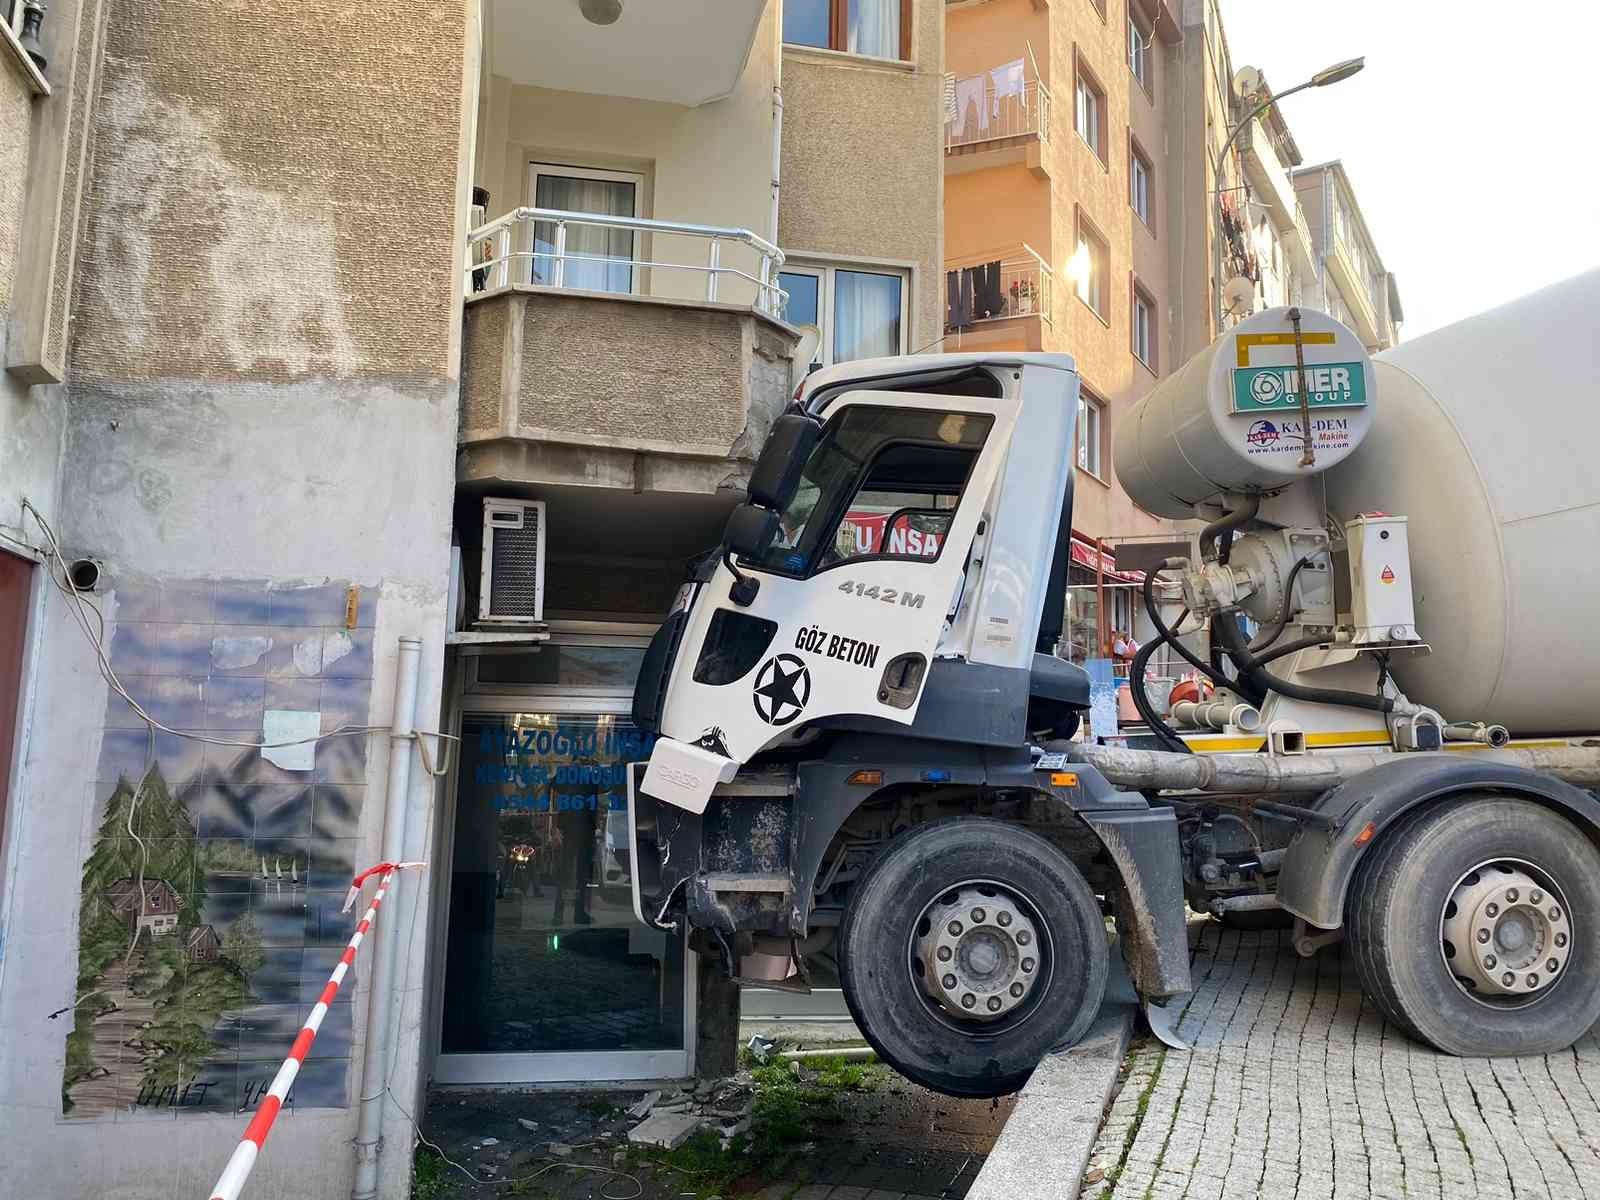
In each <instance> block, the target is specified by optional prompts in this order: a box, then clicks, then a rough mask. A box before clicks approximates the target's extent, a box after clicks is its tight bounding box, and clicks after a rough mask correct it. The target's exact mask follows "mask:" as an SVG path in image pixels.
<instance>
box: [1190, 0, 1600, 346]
mask: <svg viewBox="0 0 1600 1200" xmlns="http://www.w3.org/2000/svg"><path fill="white" fill-rule="evenodd" d="M1219 2H1220V5H1221V10H1222V22H1223V27H1224V29H1225V31H1226V34H1227V39H1228V50H1229V53H1230V55H1231V56H1232V59H1233V66H1234V70H1235V71H1237V70H1238V69H1239V68H1240V67H1243V66H1247V65H1248V66H1253V67H1258V68H1260V69H1261V70H1262V71H1263V72H1264V73H1265V74H1266V77H1267V83H1268V85H1269V86H1271V87H1272V88H1273V90H1275V91H1283V90H1285V89H1287V88H1289V87H1292V86H1294V85H1295V84H1297V83H1301V82H1303V81H1305V80H1306V79H1308V78H1310V77H1311V75H1313V74H1314V73H1316V72H1317V71H1319V70H1320V69H1322V68H1323V67H1326V66H1329V65H1331V64H1332V63H1335V62H1338V61H1340V60H1341V59H1346V58H1354V57H1356V56H1357V55H1365V56H1366V60H1367V65H1366V69H1365V70H1364V71H1362V72H1361V73H1360V74H1359V75H1355V76H1353V77H1352V78H1350V79H1347V80H1345V81H1343V82H1342V83H1338V84H1333V85H1330V86H1329V87H1326V88H1308V89H1307V90H1306V91H1304V92H1299V93H1297V94H1296V95H1294V96H1291V97H1289V99H1287V100H1285V101H1284V102H1283V108H1282V112H1283V116H1284V119H1285V120H1286V121H1287V122H1288V125H1289V131H1290V132H1291V133H1292V134H1293V135H1294V139H1295V142H1296V144H1297V145H1298V146H1299V147H1300V153H1301V154H1302V155H1303V157H1304V161H1305V164H1306V165H1310V164H1313V163H1319V162H1325V161H1327V160H1329V159H1334V158H1338V159H1342V160H1343V161H1344V165H1345V170H1346V171H1347V172H1348V173H1349V176H1350V181H1351V184H1352V185H1353V186H1354V188H1355V193H1356V202H1357V203H1358V204H1359V205H1360V206H1361V211H1362V214H1363V215H1364V216H1365V218H1366V222H1367V228H1368V229H1369V230H1371V232H1372V236H1373V240H1374V241H1375V242H1376V243H1377V247H1378V255H1379V257H1381V258H1382V259H1383V263H1384V266H1386V267H1387V268H1388V269H1389V270H1391V271H1393V272H1394V273H1395V275H1396V276H1397V278H1398V282H1399V287H1400V302H1401V306H1402V307H1403V308H1404V310H1405V316H1406V320H1405V324H1404V325H1403V326H1402V328H1401V336H1402V340H1404V339H1407V338H1413V337H1417V336H1420V335H1421V334H1424V333H1427V332H1429V331H1430V330H1433V329H1437V328H1439V327H1440V326H1442V325H1448V324H1450V323H1451V322H1452V321H1457V320H1460V319H1461V318H1462V317H1466V316H1470V315H1472V314H1473V313H1476V312H1482V311H1483V310H1484V309H1488V308H1493V307H1495V306H1496V305H1498V304H1501V303H1504V302H1505V301H1507V300H1510V299H1513V298H1515V297H1517V296H1520V295H1523V294H1525V293H1527V292H1531V291H1534V290H1535V289H1537V288H1540V287H1543V286H1545V285H1546V284H1550V283H1554V282H1555V281H1557V280H1559V279H1566V278H1569V277H1570V276H1573V275H1576V274H1578V273H1579V272H1581V271H1584V270H1587V269H1590V268H1593V267H1595V266H1600V154H1597V153H1596V152H1595V150H1594V146H1595V144H1596V142H1597V141H1600V138H1597V136H1596V132H1595V129H1594V122H1595V118H1596V115H1597V114H1600V102H1597V99H1596V82H1597V76H1600V67H1597V66H1596V59H1595V55H1594V49H1593V48H1594V46H1595V44H1596V43H1597V42H1600V4H1594V3H1592V0H1555V2H1554V3H1523V4H1501V3H1491V2H1489V0H1457V2H1456V3H1446V2H1445V0H1340V2H1339V3H1337V4H1319V5H1315V6H1312V5H1309V4H1304V3H1301V2H1300V0H1219Z"/></svg>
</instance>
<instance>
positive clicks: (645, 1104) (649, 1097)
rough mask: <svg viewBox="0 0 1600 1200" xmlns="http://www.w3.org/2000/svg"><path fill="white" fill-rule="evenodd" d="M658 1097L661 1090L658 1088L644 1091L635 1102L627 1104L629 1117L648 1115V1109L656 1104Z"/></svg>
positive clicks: (659, 1097)
mask: <svg viewBox="0 0 1600 1200" xmlns="http://www.w3.org/2000/svg"><path fill="white" fill-rule="evenodd" d="M660 1099H661V1092H660V1091H659V1089H658V1090H657V1091H654V1092H646V1093H645V1094H644V1095H643V1096H640V1097H639V1101H638V1103H637V1104H633V1105H631V1106H629V1108H628V1115H629V1116H630V1117H648V1116H649V1115H650V1110H651V1109H652V1108H654V1107H655V1106H656V1104H657V1102H659V1101H660Z"/></svg>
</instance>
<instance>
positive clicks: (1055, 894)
mask: <svg viewBox="0 0 1600 1200" xmlns="http://www.w3.org/2000/svg"><path fill="white" fill-rule="evenodd" d="M839 947H840V949H839V964H840V977H841V979H840V981H841V983H842V984H843V986H844V996H845V1000H846V1002H847V1003H848V1004H849V1005H850V1013H851V1015H852V1016H853V1017H854V1018H855V1021H856V1025H857V1026H858V1027H859V1028H860V1029H861V1032H862V1033H863V1034H865V1035H866V1038H867V1041H869V1042H871V1043H872V1046H873V1048H874V1049H876V1050H877V1052H878V1054H879V1056H880V1057H881V1058H882V1059H883V1060H884V1061H885V1062H887V1063H888V1064H889V1065H890V1066H892V1067H894V1069H895V1070H897V1071H899V1072H900V1073H901V1074H902V1075H904V1076H906V1078H908V1079H911V1080H913V1081H915V1082H916V1083H920V1084H922V1085H923V1086H924V1087H929V1088H932V1089H933V1090H934V1091H937V1092H943V1093H945V1094H946V1095H948V1096H1003V1095H1006V1094H1008V1093H1010V1092H1014V1091H1016V1090H1017V1089H1018V1088H1019V1087H1021V1086H1022V1085H1023V1083H1025V1082H1026V1081H1027V1078H1028V1076H1029V1075H1030V1074H1032V1073H1033V1068H1034V1067H1035V1066H1036V1065H1037V1064H1038V1062H1039V1060H1040V1059H1041V1058H1043V1057H1044V1055H1046V1054H1047V1053H1049V1052H1050V1051H1051V1050H1053V1049H1055V1048H1057V1047H1059V1046H1062V1045H1069V1044H1071V1043H1072V1042H1075V1041H1077V1040H1078V1039H1079V1038H1080V1037H1082V1036H1083V1034H1084V1031H1085V1030H1087V1029H1088V1027H1089V1024H1090V1022H1092V1021H1093V1020H1094V1018H1095V1014H1096V1013H1098V1012H1099V1010H1100V1000H1101V997H1102V996H1103V995H1104V993H1105V986H1106V967H1107V950H1106V928H1105V921H1104V919H1103V918H1102V917H1101V915H1100V905H1099V903H1098V902H1097V901H1096V899H1095V896H1094V893H1093V892H1091V891H1090V890H1089V885H1088V884H1087V883H1086V882H1085V881H1084V878H1083V876H1082V875H1081V874H1079V872H1078V869H1077V868H1076V867H1074V866H1073V865H1072V863H1071V861H1070V860H1069V859H1068V858H1067V857H1066V855H1064V854H1063V853H1061V851H1060V850H1057V849H1056V848H1055V847H1054V846H1052V845H1051V844H1050V843H1049V842H1047V841H1045V840H1044V839H1043V838H1041V837H1039V836H1037V835H1036V834H1033V833H1029V832H1028V831H1027V830H1024V829H1019V828H1017V827H1016V826H1014V825H1007V824H1005V823H1003V822H1000V821H991V820H986V819H980V818H956V819H954V820H949V821H940V822H936V823H934V824H931V825H923V826H919V827H917V828H915V829H911V830H908V831H906V832H905V833H903V834H901V835H900V836H899V837H897V838H896V839H895V840H894V841H892V842H890V843H889V845H888V846H887V847H886V848H885V849H884V850H883V852H882V853H881V854H880V855H879V856H878V858H877V860H876V861H875V862H874V863H873V864H872V865H871V867H869V868H868V870H867V873H866V874H865V875H864V876H863V877H862V879H861V880H860V882H859V883H858V884H857V885H856V887H855V890H854V894H853V895H852V896H851V898H850V904H849V907H848V909H847V910H846V912H845V917H844V924H843V927H842V928H841V930H840V934H839Z"/></svg>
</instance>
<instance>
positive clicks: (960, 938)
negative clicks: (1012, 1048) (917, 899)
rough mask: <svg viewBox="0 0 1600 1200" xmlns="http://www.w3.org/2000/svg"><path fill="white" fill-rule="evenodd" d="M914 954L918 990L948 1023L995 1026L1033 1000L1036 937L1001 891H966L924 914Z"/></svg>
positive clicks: (1023, 913)
mask: <svg viewBox="0 0 1600 1200" xmlns="http://www.w3.org/2000/svg"><path fill="white" fill-rule="evenodd" d="M917 928H918V930H919V931H920V932H919V934H918V936H917V939H916V944H915V945H914V946H913V953H914V955H915V959H916V961H917V963H918V964H919V965H920V967H921V970H920V971H919V972H918V982H919V984H920V985H921V987H922V989H923V991H925V992H926V993H927V994H928V995H929V996H930V997H932V998H933V1000H934V1002H935V1003H936V1004H938V1005H939V1007H940V1008H942V1009H944V1011H945V1012H947V1013H949V1014H950V1015H951V1016H955V1017H960V1018H962V1019H963V1020H968V1021H997V1020H999V1019H1001V1018H1002V1017H1004V1016H1006V1015H1007V1014H1008V1013H1011V1012H1013V1011H1014V1010H1015V1009H1016V1008H1017V1007H1018V1006H1019V1005H1021V1004H1022V1003H1023V1002H1024V1001H1026V1000H1027V998H1028V997H1029V995H1031V994H1032V992H1033V990H1034V986H1035V983H1036V981H1037V980H1038V978H1039V975H1040V974H1041V972H1040V959H1039V931H1038V929H1037V928H1036V927H1035V926H1034V923H1033V920H1032V919H1031V918H1030V917H1029V916H1028V914H1027V911H1026V910H1025V908H1024V906H1023V905H1022V904H1020V903H1019V902H1018V900H1017V898H1016V897H1014V896H1012V895H1010V894H1009V893H1007V892H1006V891H1005V890H1004V889H1001V888H996V887H988V886H986V887H984V888H982V889H981V890H980V889H979V888H978V887H975V886H972V885H963V886H961V887H959V888H956V889H955V890H953V891H949V892H946V893H944V894H943V895H942V896H940V897H939V898H938V899H936V900H935V901H933V903H931V904H930V905H928V907H927V908H926V909H924V910H923V914H922V920H921V921H920V922H919V923H918V926H917Z"/></svg>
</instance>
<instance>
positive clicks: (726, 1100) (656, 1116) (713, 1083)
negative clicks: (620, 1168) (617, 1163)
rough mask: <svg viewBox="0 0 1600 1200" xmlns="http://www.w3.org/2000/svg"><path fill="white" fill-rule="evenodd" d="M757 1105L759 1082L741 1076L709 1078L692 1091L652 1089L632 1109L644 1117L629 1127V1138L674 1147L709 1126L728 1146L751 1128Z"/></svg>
mask: <svg viewBox="0 0 1600 1200" xmlns="http://www.w3.org/2000/svg"><path fill="white" fill-rule="evenodd" d="M754 1105H755V1084H754V1083H753V1081H751V1080H749V1079H748V1078H743V1079H741V1078H739V1077H737V1076H736V1077H733V1078H729V1079H709V1080H705V1081H703V1082H701V1083H698V1084H696V1085H695V1086H694V1088H693V1089H692V1090H689V1091H680V1090H669V1091H658V1092H650V1093H648V1094H646V1095H645V1096H643V1097H641V1098H640V1100H639V1102H638V1103H637V1104H635V1105H633V1106H632V1107H631V1108H629V1109H628V1115H629V1116H630V1117H635V1118H643V1119H642V1120H641V1121H640V1123H639V1124H638V1125H635V1126H634V1127H633V1128H632V1129H631V1130H629V1131H628V1140H629V1141H630V1142H634V1143H636V1144H639V1145H647V1146H662V1147H664V1148H666V1149H668V1150H670V1149H673V1148H674V1147H676V1146H680V1145H682V1144H683V1143H684V1142H685V1141H687V1140H688V1139H689V1138H691V1137H693V1136H694V1135H695V1134H696V1133H698V1132H699V1131H700V1130H702V1129H709V1130H711V1131H712V1132H713V1133H715V1134H716V1135H717V1137H718V1138H719V1139H720V1140H721V1142H722V1147H723V1149H727V1148H728V1146H729V1145H731V1144H732V1142H733V1139H734V1138H736V1137H738V1136H739V1135H740V1134H741V1133H746V1132H748V1131H749V1129H750V1114H751V1110H752V1108H753V1107H754Z"/></svg>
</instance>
